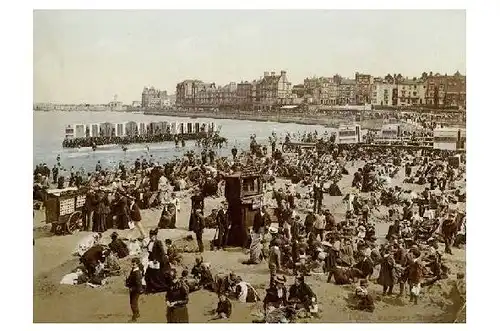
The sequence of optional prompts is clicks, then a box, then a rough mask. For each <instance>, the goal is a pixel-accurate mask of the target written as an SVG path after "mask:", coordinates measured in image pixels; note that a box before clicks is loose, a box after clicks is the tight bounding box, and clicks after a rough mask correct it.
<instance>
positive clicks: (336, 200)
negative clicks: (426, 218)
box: [33, 164, 465, 323]
mask: <svg viewBox="0 0 500 331" xmlns="http://www.w3.org/2000/svg"><path fill="white" fill-rule="evenodd" d="M359 165H360V164H355V165H354V167H348V170H349V172H350V175H347V176H343V178H342V180H341V181H340V183H339V186H340V188H341V190H342V193H344V194H345V193H346V190H345V189H344V188H345V187H348V186H349V185H350V183H351V181H352V173H353V170H354V169H357V167H358V166H359ZM403 176H404V174H403V170H401V171H400V173H399V174H398V176H397V177H396V178H395V179H394V181H393V185H399V186H403V187H405V186H406V184H402V183H401V181H402V178H403ZM278 185H283V181H282V180H279V181H278ZM298 191H299V192H300V189H298ZM268 194H270V193H268ZM189 196H190V195H189V193H188V192H183V193H182V195H181V197H182V199H181V201H182V203H181V214H180V215H179V216H178V229H175V230H160V233H159V237H160V238H161V239H165V238H173V239H176V238H181V237H185V236H186V235H187V234H189V233H188V232H187V225H188V219H189V213H190V205H189V202H190V201H189ZM341 199H342V197H331V196H329V195H327V194H325V199H324V205H325V208H328V209H330V210H331V211H333V212H334V215H335V217H336V218H337V219H340V218H342V217H343V215H344V213H345V205H344V204H343V203H341ZM221 200H222V198H218V199H211V198H208V199H206V201H205V212H206V213H207V212H209V211H210V210H211V209H212V208H215V207H216V206H217V205H218V203H219V202H220V201H221ZM141 213H142V217H143V224H144V226H145V228H146V231H147V230H149V229H150V228H154V227H155V226H156V224H157V222H158V220H159V217H160V210H142V211H141ZM376 226H377V228H376V231H377V236H379V237H383V236H384V235H385V233H386V232H387V229H388V226H389V224H388V223H385V222H383V221H379V222H378V223H377V225H376ZM49 229H50V228H49V227H48V226H47V225H45V223H44V215H43V213H42V212H39V211H36V217H35V221H34V238H35V241H36V243H35V246H34V247H33V254H34V261H33V263H34V265H33V267H34V275H33V286H34V293H33V300H34V301H33V321H34V322H53V323H57V322H66V323H73V322H76V323H89V322H98V323H123V322H127V321H128V320H129V319H130V308H129V296H128V290H127V288H125V286H124V281H125V277H126V275H128V272H129V271H130V263H129V258H126V259H124V260H122V261H121V265H122V275H120V276H118V277H111V278H109V279H108V283H107V284H106V285H104V286H103V287H101V288H90V287H88V286H86V285H77V286H69V285H59V281H60V280H61V278H62V277H63V276H64V275H65V274H66V273H69V272H71V270H72V269H74V268H75V267H76V266H77V265H78V258H77V257H75V256H72V252H73V250H74V249H75V247H76V245H77V243H78V241H79V240H80V239H81V238H83V237H85V236H86V235H88V233H86V232H83V233H76V234H74V235H67V236H53V235H51V234H50V232H49ZM135 231H137V230H135ZM111 232H112V230H108V231H107V232H106V233H104V235H103V238H104V239H105V240H106V242H107V240H109V235H110V234H111ZM118 232H119V233H120V235H121V236H127V235H130V230H123V231H118ZM191 234H192V233H191ZM134 236H137V232H134ZM213 237H214V230H207V231H206V232H205V234H204V241H205V249H206V251H205V253H204V254H203V257H204V260H205V261H207V262H210V263H211V266H212V270H213V273H214V274H217V273H218V272H223V271H229V270H233V271H234V272H236V274H237V275H241V276H242V277H243V279H244V280H246V281H248V282H250V283H251V284H252V285H253V286H254V287H255V288H256V289H257V291H258V292H259V295H261V298H263V297H264V294H265V288H266V287H267V285H268V282H269V271H268V267H267V263H265V262H263V263H261V264H260V265H244V264H242V263H241V262H242V261H244V260H246V259H247V258H248V255H247V254H245V252H244V251H242V250H241V249H228V251H208V250H207V249H209V245H208V242H209V240H211V239H213ZM453 253H454V255H452V256H450V255H446V256H445V259H446V260H445V261H446V264H447V265H448V266H449V267H450V268H451V274H450V277H449V279H447V280H442V281H440V282H438V283H437V284H435V285H433V286H431V287H425V288H424V289H423V290H422V294H421V296H420V299H419V303H418V305H413V304H410V303H409V298H408V297H403V298H397V297H384V298H382V296H381V292H382V288H381V286H380V285H378V284H376V283H375V277H374V279H373V280H372V281H371V282H370V285H369V290H370V291H371V293H372V294H373V295H374V296H375V298H376V303H375V306H376V308H375V312H373V313H367V312H360V311H355V310H351V309H350V308H349V307H348V296H349V294H351V293H352V292H353V289H354V285H345V286H339V285H335V284H332V283H329V284H327V283H326V275H312V276H309V277H307V278H306V281H307V283H308V284H310V286H311V287H312V289H313V291H314V292H315V293H316V294H317V296H318V301H319V303H320V318H316V319H311V320H309V321H308V322H311V323H315V322H323V323H325V322H326V323H328V322H448V323H449V322H453V321H454V320H455V318H456V316H455V314H456V312H457V311H458V310H459V309H460V307H458V306H457V299H456V298H454V297H450V296H449V295H448V294H449V293H450V291H451V289H452V287H453V283H454V280H455V279H456V273H457V272H465V250H464V249H453ZM196 256H197V254H195V253H185V254H183V258H184V261H183V263H184V264H186V265H187V266H188V267H189V270H190V269H191V267H192V265H193V262H194V259H195V257H196ZM287 278H288V282H287V284H288V285H290V284H291V283H292V282H293V277H287ZM396 287H397V286H396ZM398 291H399V289H398V288H395V292H396V293H397V292H398ZM189 300H190V302H189V304H188V309H189V317H190V322H194V323H206V322H209V319H210V316H208V313H209V311H210V310H212V309H214V308H215V307H216V305H217V296H216V295H215V294H214V293H211V292H208V291H197V292H195V293H192V294H190V297H189ZM139 304H140V311H141V318H140V319H139V322H150V323H156V322H159V323H162V322H163V323H164V322H166V318H165V299H164V294H154V295H143V296H141V299H140V303H139ZM261 308H262V303H261V302H258V303H255V304H242V303H238V302H233V315H232V316H231V318H230V319H229V320H227V321H223V322H225V323H227V322H240V323H245V322H247V323H248V322H251V321H252V320H254V319H256V317H255V316H253V314H254V313H258V312H259V310H260V309H261ZM217 322H221V321H217Z"/></svg>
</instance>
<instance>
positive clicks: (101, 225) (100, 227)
mask: <svg viewBox="0 0 500 331" xmlns="http://www.w3.org/2000/svg"><path fill="white" fill-rule="evenodd" d="M107 217H108V214H98V213H94V219H93V222H92V232H99V233H102V232H105V231H106V221H107Z"/></svg>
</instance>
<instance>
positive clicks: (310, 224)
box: [304, 213, 316, 230]
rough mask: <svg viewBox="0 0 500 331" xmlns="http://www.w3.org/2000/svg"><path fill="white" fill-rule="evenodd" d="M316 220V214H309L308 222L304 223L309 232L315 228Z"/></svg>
mask: <svg viewBox="0 0 500 331" xmlns="http://www.w3.org/2000/svg"><path fill="white" fill-rule="evenodd" d="M315 220H316V218H315V217H314V214H311V213H309V214H307V216H306V220H305V222H304V226H305V227H306V229H307V230H311V229H312V228H313V225H314V221H315Z"/></svg>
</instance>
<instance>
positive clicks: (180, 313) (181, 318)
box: [167, 306, 189, 323]
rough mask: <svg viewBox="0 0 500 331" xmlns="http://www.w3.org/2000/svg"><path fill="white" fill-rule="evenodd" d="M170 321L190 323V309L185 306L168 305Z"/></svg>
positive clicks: (168, 319)
mask: <svg viewBox="0 0 500 331" xmlns="http://www.w3.org/2000/svg"><path fill="white" fill-rule="evenodd" d="M167 322H168V323H189V315H188V309H187V307H186V306H184V307H168V308H167Z"/></svg>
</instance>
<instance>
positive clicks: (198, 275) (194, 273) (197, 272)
mask: <svg viewBox="0 0 500 331" xmlns="http://www.w3.org/2000/svg"><path fill="white" fill-rule="evenodd" d="M202 263H203V256H200V257H197V258H196V259H195V264H194V266H193V268H192V269H191V275H192V276H193V277H194V278H196V279H200V278H201V265H202Z"/></svg>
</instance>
